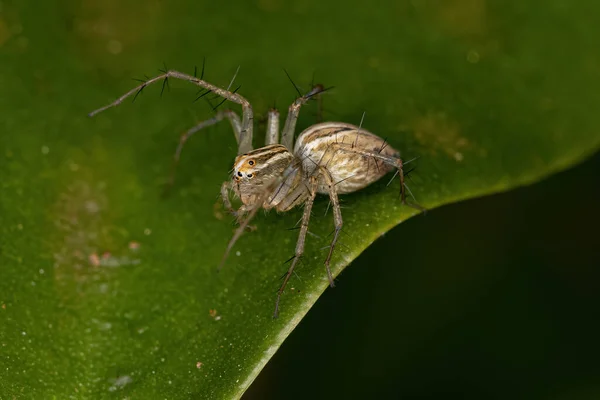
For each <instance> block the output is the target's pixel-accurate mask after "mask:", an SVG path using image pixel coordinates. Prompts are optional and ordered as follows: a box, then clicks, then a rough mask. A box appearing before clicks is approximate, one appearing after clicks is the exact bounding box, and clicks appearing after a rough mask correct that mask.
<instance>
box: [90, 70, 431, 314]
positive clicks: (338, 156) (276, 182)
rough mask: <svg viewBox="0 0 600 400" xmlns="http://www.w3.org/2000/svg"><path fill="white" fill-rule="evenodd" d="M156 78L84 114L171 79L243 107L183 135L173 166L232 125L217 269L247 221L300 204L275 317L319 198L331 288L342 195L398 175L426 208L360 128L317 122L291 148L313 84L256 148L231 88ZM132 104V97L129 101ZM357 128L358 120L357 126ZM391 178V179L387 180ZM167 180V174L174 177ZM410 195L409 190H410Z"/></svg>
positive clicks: (396, 163) (274, 117)
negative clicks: (328, 218) (194, 141)
mask: <svg viewBox="0 0 600 400" xmlns="http://www.w3.org/2000/svg"><path fill="white" fill-rule="evenodd" d="M161 72H163V73H162V74H161V75H158V76H156V77H154V78H151V79H148V80H147V81H144V82H143V83H142V84H141V85H139V86H137V87H135V88H133V89H131V90H130V91H129V92H127V93H125V94H124V95H122V96H121V97H119V98H118V99H116V100H115V101H114V102H112V103H110V104H108V105H105V106H104V107H101V108H99V109H97V110H95V111H92V112H91V113H89V116H90V117H92V116H94V115H96V114H98V113H100V112H102V111H105V110H106V109H108V108H111V107H115V106H117V105H119V104H121V103H122V102H123V100H125V99H126V98H128V97H130V96H132V95H135V96H137V95H138V94H139V93H140V92H141V91H142V90H143V89H144V88H145V87H146V86H148V85H151V84H153V83H156V82H159V81H161V80H163V89H164V85H165V84H166V83H167V82H168V79H169V78H175V79H180V80H184V81H188V82H191V83H193V84H195V85H197V86H199V87H201V88H202V89H201V90H202V91H203V93H202V94H201V95H200V97H202V96H204V95H206V94H208V93H210V92H212V93H214V94H216V95H218V96H221V97H223V98H224V100H223V101H226V100H229V101H231V102H233V103H237V104H239V105H241V106H242V118H241V120H240V117H239V115H238V114H237V113H235V112H234V111H231V110H223V111H218V112H217V113H216V114H215V115H214V116H213V117H212V118H211V119H208V120H206V121H203V122H200V123H199V124H197V125H196V126H194V127H193V128H191V129H189V130H188V131H186V132H185V133H184V134H183V135H182V136H181V138H180V141H179V145H178V147H177V150H176V152H175V156H174V165H175V164H177V162H178V161H179V157H180V155H181V150H182V148H183V145H184V143H185V142H186V141H187V140H188V139H189V137H190V136H191V135H193V134H194V133H196V132H198V131H199V130H200V129H202V128H205V127H207V126H210V125H213V124H216V123H217V122H219V121H222V120H223V119H228V120H229V122H230V123H231V127H232V129H233V133H234V135H235V138H236V141H237V143H238V155H237V157H236V159H235V162H234V166H233V174H232V176H231V179H230V180H228V181H225V182H224V183H223V184H222V186H221V197H222V200H223V204H224V206H225V208H226V209H227V210H228V211H229V212H231V213H232V214H233V215H234V216H235V217H236V219H237V222H238V223H239V227H238V228H237V230H236V231H235V233H234V235H233V237H232V238H231V240H230V241H229V243H228V245H227V249H226V251H225V253H224V255H223V259H222V261H221V264H220V266H219V268H220V267H221V266H222V265H223V263H224V261H225V259H226V258H227V256H228V254H229V252H230V251H231V249H232V247H233V246H234V244H235V243H236V241H237V240H238V239H239V238H240V236H241V235H242V234H243V232H244V231H245V230H246V229H247V228H249V222H250V221H251V220H252V218H253V217H254V216H255V215H256V213H257V211H258V210H259V209H261V208H263V209H265V210H270V209H275V210H276V211H278V212H286V211H289V210H291V209H292V208H294V207H296V206H299V205H302V204H304V212H303V215H302V222H301V225H300V233H299V236H298V241H297V243H296V249H295V253H294V256H293V257H292V258H291V264H290V266H289V268H288V270H287V273H286V274H285V277H284V278H283V282H282V284H281V286H280V288H279V290H278V291H277V299H276V301H275V312H274V314H273V317H274V318H276V317H277V316H278V315H279V303H280V300H281V295H282V294H283V292H284V289H285V287H286V285H287V283H288V281H289V279H290V277H291V275H292V273H293V272H294V269H295V268H296V265H297V263H298V260H299V259H300V258H301V257H302V255H303V254H304V247H305V242H306V234H307V232H308V223H309V220H310V217H311V210H312V207H313V203H314V200H315V197H316V195H317V194H326V195H328V196H329V200H330V202H331V205H332V209H333V220H334V225H335V230H334V231H333V239H332V240H331V244H330V246H329V252H328V254H327V258H326V259H325V269H326V271H327V277H328V279H329V285H330V286H331V287H334V286H335V284H334V281H333V276H332V274H331V270H330V267H329V266H330V262H331V256H332V254H333V251H334V249H335V246H336V244H337V242H338V238H339V235H340V231H341V229H342V226H343V220H342V212H341V209H340V203H339V200H338V195H339V194H346V193H352V192H355V191H357V190H360V189H362V188H364V187H366V186H368V185H370V184H371V183H373V182H375V181H377V180H379V179H380V178H381V177H383V176H384V175H386V174H387V173H389V172H391V171H392V170H396V172H395V174H394V177H395V176H396V175H399V176H400V196H401V200H402V203H403V204H406V205H409V206H412V207H415V208H417V209H419V210H424V209H423V208H422V207H420V206H418V205H416V204H412V203H409V202H407V201H406V196H405V188H406V189H408V188H407V187H406V185H405V183H404V172H403V162H402V160H401V159H400V157H399V152H398V151H397V150H395V149H394V148H392V147H391V146H389V145H388V144H387V143H386V141H385V140H383V139H382V138H380V137H378V136H376V135H374V134H373V133H371V132H368V131H367V130H365V129H363V128H362V127H361V126H355V125H352V124H348V123H343V122H322V123H318V124H316V125H312V126H310V127H308V128H307V129H306V130H304V131H303V132H302V133H300V135H299V136H298V138H297V139H296V142H295V143H294V132H295V128H296V122H297V120H298V115H299V112H300V108H301V107H302V105H304V104H305V103H306V102H307V101H309V100H310V99H311V98H313V97H314V96H316V95H318V94H320V93H322V92H323V91H324V90H325V89H324V88H323V86H322V85H316V86H314V87H313V88H312V89H311V90H310V91H309V92H308V93H306V94H305V95H303V96H300V97H298V98H297V99H296V100H295V101H294V102H293V103H292V104H291V105H290V106H289V110H288V114H287V118H286V120H285V125H284V127H283V131H282V135H281V141H279V112H278V111H277V110H276V109H271V110H270V111H269V113H268V118H267V130H266V139H265V146H264V147H261V148H258V149H255V150H254V149H253V147H252V131H253V111H252V106H251V105H250V103H249V102H248V100H246V99H245V98H244V97H242V96H241V95H239V94H237V93H236V91H230V90H229V88H228V89H222V88H220V87H218V86H215V85H213V84H211V83H208V82H206V81H204V80H203V79H202V77H200V78H197V77H196V76H195V74H194V76H192V75H188V74H185V73H182V72H178V71H174V70H168V71H167V70H165V71H161ZM134 99H135V97H134ZM361 124H362V122H361ZM392 179H393V178H392ZM171 182H172V176H171ZM230 192H233V193H234V195H235V196H236V197H238V198H239V199H240V200H241V203H242V205H241V207H240V208H239V209H238V210H235V209H234V208H233V207H232V204H231V201H230ZM409 193H410V192H409Z"/></svg>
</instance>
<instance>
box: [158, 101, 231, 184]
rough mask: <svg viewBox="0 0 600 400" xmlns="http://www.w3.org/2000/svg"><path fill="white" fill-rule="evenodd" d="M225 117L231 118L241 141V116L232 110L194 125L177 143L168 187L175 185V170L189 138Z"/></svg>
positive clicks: (224, 111) (220, 112)
mask: <svg viewBox="0 0 600 400" xmlns="http://www.w3.org/2000/svg"><path fill="white" fill-rule="evenodd" d="M223 118H227V119H229V122H231V128H232V129H233V133H234V135H235V139H236V141H237V142H238V143H239V138H240V130H241V122H240V117H239V116H238V115H237V114H236V113H235V112H233V111H231V110H223V111H219V112H217V113H216V114H215V115H214V117H212V118H210V119H207V120H205V121H202V122H199V123H198V124H196V125H194V126H193V127H191V128H190V129H188V130H187V131H185V132H184V133H183V134H182V135H181V137H180V138H179V144H178V145H177V150H175V155H174V156H173V163H172V164H171V173H170V175H169V181H168V182H167V185H168V187H171V186H173V183H174V181H175V170H176V169H177V164H179V158H180V157H181V151H182V150H183V146H184V145H185V143H186V142H187V140H188V139H189V138H190V137H191V136H192V135H193V134H194V133H196V132H198V131H199V130H201V129H204V128H206V127H209V126H211V125H214V124H216V123H218V122H220V121H222V120H223Z"/></svg>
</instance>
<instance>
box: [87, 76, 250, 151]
mask: <svg viewBox="0 0 600 400" xmlns="http://www.w3.org/2000/svg"><path fill="white" fill-rule="evenodd" d="M169 78H175V79H181V80H184V81H188V82H191V83H193V84H195V85H197V86H200V87H202V88H204V89H207V90H210V91H211V92H213V93H215V94H218V95H219V96H221V97H224V98H225V99H227V100H229V101H231V102H234V103H237V104H240V105H241V106H242V126H241V130H240V135H239V146H238V154H243V153H247V152H249V151H251V150H252V128H253V127H252V125H253V119H254V115H253V112H252V106H251V105H250V102H248V100H246V99H245V98H244V97H242V96H241V95H239V94H237V93H232V92H230V91H228V90H225V89H221V88H220V87H218V86H215V85H213V84H211V83H208V82H206V81H204V80H202V79H198V78H196V77H194V76H191V75H188V74H184V73H182V72H178V71H172V70H171V71H167V72H165V73H163V74H161V75H159V76H156V77H154V78H151V79H149V80H148V81H146V82H144V83H142V84H141V85H139V86H137V87H135V88H133V89H131V90H130V91H129V92H127V93H125V94H124V95H122V96H121V97H119V98H118V99H116V100H115V101H113V102H112V103H110V104H107V105H106V106H104V107H101V108H99V109H97V110H94V111H92V112H91V113H89V114H88V115H89V116H90V117H93V116H94V115H96V114H99V113H101V112H102V111H105V110H107V109H109V108H111V107H116V106H118V105H119V104H121V103H122V102H123V100H125V99H126V98H128V97H129V96H132V95H134V94H135V93H137V92H138V91H140V90H142V89H144V88H145V87H146V86H148V85H151V84H153V83H155V82H158V81H161V80H163V79H169Z"/></svg>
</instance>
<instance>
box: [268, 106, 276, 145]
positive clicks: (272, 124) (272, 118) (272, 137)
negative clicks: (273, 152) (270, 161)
mask: <svg viewBox="0 0 600 400" xmlns="http://www.w3.org/2000/svg"><path fill="white" fill-rule="evenodd" d="M277 143H279V111H277V110H276V109H274V108H273V109H271V110H269V117H268V120H267V135H266V137H265V146H268V145H270V144H277Z"/></svg>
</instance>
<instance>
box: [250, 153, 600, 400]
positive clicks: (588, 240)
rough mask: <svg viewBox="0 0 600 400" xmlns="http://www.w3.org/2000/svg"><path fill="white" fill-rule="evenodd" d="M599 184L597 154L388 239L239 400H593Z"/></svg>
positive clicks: (597, 350)
mask: <svg viewBox="0 0 600 400" xmlns="http://www.w3.org/2000/svg"><path fill="white" fill-rule="evenodd" d="M599 174H600V154H599V155H596V156H595V157H594V158H592V159H591V160H589V161H587V162H585V163H584V164H582V165H580V166H578V167H576V168H574V169H572V170H570V171H568V172H564V173H560V174H558V175H555V176H553V177H551V178H549V179H547V180H545V181H543V182H540V183H538V184H535V185H533V186H531V187H527V188H521V189H517V190H515V191H512V192H510V193H506V194H500V195H495V196H489V197H485V198H481V199H477V200H471V201H466V202H461V203H458V204H452V205H448V206H444V207H441V208H439V209H436V210H433V211H432V212H431V213H429V214H428V215H427V216H426V217H419V218H413V219H411V220H410V221H408V222H407V223H405V224H402V225H401V226H398V227H397V228H394V229H393V230H392V231H390V232H389V233H387V234H386V235H385V237H383V238H381V239H380V240H378V241H377V242H376V243H374V244H373V245H372V246H371V247H369V248H368V249H367V250H366V251H365V252H364V253H363V254H362V255H361V256H360V257H358V258H357V259H356V260H355V261H354V262H353V263H352V264H351V266H350V267H349V268H348V269H347V270H346V271H344V273H343V274H342V275H341V276H340V277H339V279H338V280H339V285H338V286H337V287H336V288H335V289H334V290H328V291H326V292H325V294H324V295H323V296H322V297H321V299H320V300H319V301H318V302H317V304H316V305H315V307H313V309H312V310H311V312H310V313H309V314H308V315H307V317H306V318H305V319H304V320H303V321H302V323H301V324H300V325H299V326H298V328H297V329H296V330H295V331H294V332H293V333H292V334H291V335H290V337H289V339H288V340H287V341H286V342H285V343H284V344H283V346H282V347H281V349H280V351H279V352H278V353H277V354H276V355H275V357H274V358H273V359H272V360H271V361H270V362H269V364H267V367H266V368H265V370H263V373H262V374H261V375H260V376H259V378H258V379H257V380H256V381H255V383H254V385H253V386H252V387H251V388H250V390H249V391H248V392H247V393H246V395H245V396H244V398H245V399H265V398H269V399H283V398H286V399H306V398H322V399H324V398H330V399H332V398H403V399H473V400H475V399H560V400H593V399H598V398H600V363H598V360H599V359H600V343H599V339H598V338H600V250H599V244H600V243H599V240H598V226H600V208H599V206H598V205H599V204H600V186H599V185H597V184H595V182H597V181H598V176H599ZM394 249H397V251H394Z"/></svg>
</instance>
